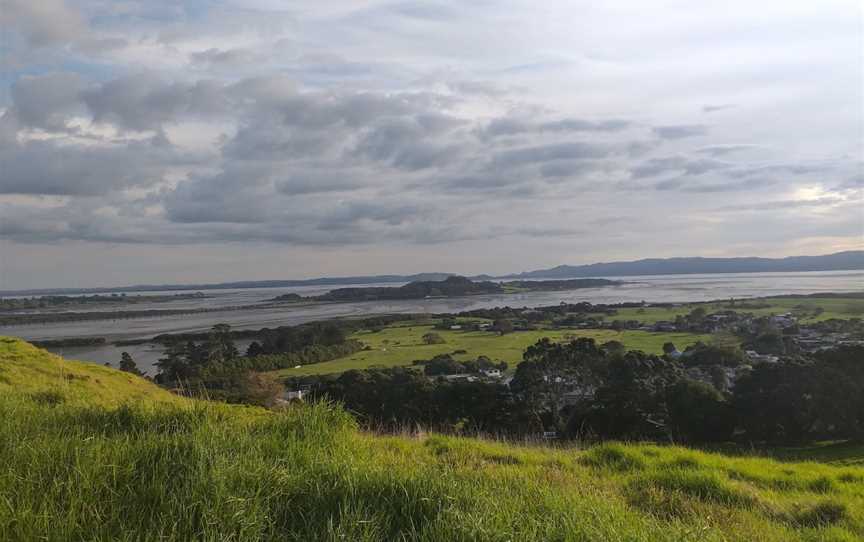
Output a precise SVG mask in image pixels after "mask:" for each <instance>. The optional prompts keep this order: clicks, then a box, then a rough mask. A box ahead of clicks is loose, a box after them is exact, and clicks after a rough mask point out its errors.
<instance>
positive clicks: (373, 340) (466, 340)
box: [278, 325, 712, 376]
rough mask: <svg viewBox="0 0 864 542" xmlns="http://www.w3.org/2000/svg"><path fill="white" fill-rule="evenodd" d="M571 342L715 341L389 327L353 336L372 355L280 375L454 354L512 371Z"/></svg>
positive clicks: (647, 347)
mask: <svg viewBox="0 0 864 542" xmlns="http://www.w3.org/2000/svg"><path fill="white" fill-rule="evenodd" d="M429 331H434V332H435V333H438V334H439V335H441V336H442V337H443V338H444V340H445V341H446V342H445V343H444V344H424V343H423V339H422V337H423V335H424V334H425V333H428V332H429ZM571 336H572V337H592V338H594V339H595V340H596V341H597V342H599V343H603V342H606V341H611V340H616V341H620V342H622V343H624V346H625V347H627V348H628V349H630V350H643V351H645V352H649V353H655V354H659V353H662V352H663V343H665V342H667V341H671V342H673V343H675V345H676V346H677V347H678V348H680V349H683V348H684V347H686V346H688V345H691V344H693V343H695V342H697V341H703V342H708V341H710V340H711V339H712V336H711V335H699V334H693V333H651V332H646V331H612V330H606V329H587V330H536V331H516V332H513V333H508V334H506V335H498V334H497V333H493V332H489V331H452V330H446V331H440V330H435V329H433V327H432V326H431V325H402V326H396V327H387V328H385V329H383V330H381V331H378V332H369V331H361V332H358V333H355V334H354V335H353V336H352V338H354V339H358V340H360V341H362V342H363V343H365V344H367V345H369V347H370V348H371V349H370V350H363V351H361V352H357V353H356V354H353V355H351V356H349V357H346V358H341V359H337V360H333V361H328V362H324V363H315V364H311V365H304V366H301V367H300V368H297V369H284V370H281V371H278V374H279V375H280V376H301V375H313V374H330V373H341V372H344V371H348V370H350V369H367V368H369V367H397V366H404V365H410V364H411V362H412V361H414V360H417V359H430V358H432V357H433V356H435V355H437V354H449V353H452V352H453V351H455V350H464V351H465V353H463V354H455V355H454V356H453V357H454V358H456V359H458V360H467V359H475V358H477V356H480V355H483V356H487V357H489V358H492V359H494V360H501V361H506V362H507V363H508V364H509V365H510V366H511V367H510V368H511V369H513V368H515V365H516V364H517V363H518V362H519V361H521V360H522V353H523V352H524V351H525V348H527V347H528V346H529V345H532V344H534V343H536V342H537V341H538V340H539V339H542V338H543V337H549V338H550V339H552V340H555V341H561V340H565V339H566V338H567V337H571Z"/></svg>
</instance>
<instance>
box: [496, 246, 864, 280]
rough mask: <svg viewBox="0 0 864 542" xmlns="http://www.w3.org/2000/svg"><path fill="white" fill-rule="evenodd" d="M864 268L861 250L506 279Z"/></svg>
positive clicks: (667, 262) (641, 263)
mask: <svg viewBox="0 0 864 542" xmlns="http://www.w3.org/2000/svg"><path fill="white" fill-rule="evenodd" d="M861 269H864V250H850V251H847V252H837V253H835V254H826V255H824V256H790V257H788V258H649V259H645V260H637V261H632V262H608V263H594V264H589V265H559V266H557V267H553V268H551V269H539V270H537V271H528V272H526V273H519V274H516V275H510V276H508V277H506V278H521V279H533V278H568V277H626V276H634V275H686V274H696V273H791V272H798V271H848V270H861Z"/></svg>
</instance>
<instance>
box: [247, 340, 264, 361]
mask: <svg viewBox="0 0 864 542" xmlns="http://www.w3.org/2000/svg"><path fill="white" fill-rule="evenodd" d="M263 354H264V349H263V348H261V344H259V343H258V341H252V342H251V343H249V346H248V347H247V348H246V357H247V358H254V357H255V356H261V355H263Z"/></svg>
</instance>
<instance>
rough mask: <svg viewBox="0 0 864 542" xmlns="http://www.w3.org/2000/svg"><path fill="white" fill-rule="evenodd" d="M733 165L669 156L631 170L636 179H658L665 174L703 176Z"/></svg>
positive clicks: (705, 159) (702, 159)
mask: <svg viewBox="0 0 864 542" xmlns="http://www.w3.org/2000/svg"><path fill="white" fill-rule="evenodd" d="M732 167H733V164H730V163H729V162H723V161H721V160H715V159H713V158H695V159H691V158H687V157H684V156H667V157H662V158H651V159H649V160H646V161H644V162H642V163H640V164H639V165H637V166H634V167H632V168H631V169H630V175H631V177H632V178H634V179H643V178H646V177H656V176H658V175H662V174H664V173H684V174H687V175H702V174H705V173H709V172H713V171H719V170H724V169H730V168H732Z"/></svg>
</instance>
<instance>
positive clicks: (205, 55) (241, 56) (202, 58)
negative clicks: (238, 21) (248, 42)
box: [189, 47, 257, 66]
mask: <svg viewBox="0 0 864 542" xmlns="http://www.w3.org/2000/svg"><path fill="white" fill-rule="evenodd" d="M189 58H190V60H192V62H193V63H196V64H205V65H210V66H217V65H221V66H237V65H242V64H246V63H249V62H254V61H255V60H256V58H257V56H256V55H255V53H253V52H252V51H248V50H246V49H217V48H215V47H211V48H210V49H207V50H204V51H196V52H194V53H192V54H190V55H189Z"/></svg>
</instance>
